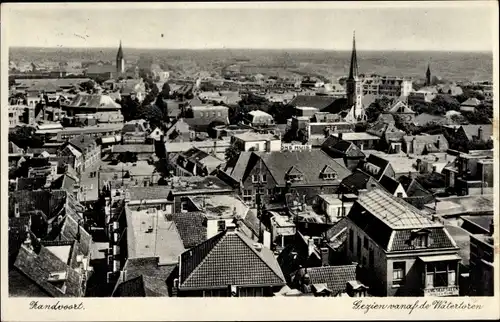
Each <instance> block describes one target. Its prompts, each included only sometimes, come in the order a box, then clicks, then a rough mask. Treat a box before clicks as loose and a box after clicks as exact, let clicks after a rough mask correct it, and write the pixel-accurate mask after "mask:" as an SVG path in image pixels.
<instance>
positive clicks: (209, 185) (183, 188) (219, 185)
mask: <svg viewBox="0 0 500 322" xmlns="http://www.w3.org/2000/svg"><path fill="white" fill-rule="evenodd" d="M170 185H171V189H172V193H174V194H186V193H188V194H193V193H202V192H204V191H205V192H211V191H221V190H222V191H228V192H230V191H232V188H231V186H229V185H228V184H227V183H225V182H224V181H222V180H221V179H219V178H217V177H215V176H207V177H195V176H193V177H174V178H172V181H171V183H170Z"/></svg>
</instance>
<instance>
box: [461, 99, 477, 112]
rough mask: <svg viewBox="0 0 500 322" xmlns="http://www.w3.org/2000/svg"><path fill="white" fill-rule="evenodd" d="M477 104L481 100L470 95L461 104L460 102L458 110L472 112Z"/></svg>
mask: <svg viewBox="0 0 500 322" xmlns="http://www.w3.org/2000/svg"><path fill="white" fill-rule="evenodd" d="M479 105H481V101H480V100H478V99H477V98H475V97H471V98H469V99H468V100H466V101H465V102H463V103H462V104H460V111H462V112H472V113H474V112H475V111H476V108H477V107H478V106H479Z"/></svg>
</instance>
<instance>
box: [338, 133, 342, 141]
mask: <svg viewBox="0 0 500 322" xmlns="http://www.w3.org/2000/svg"><path fill="white" fill-rule="evenodd" d="M338 137H339V139H340V140H342V132H339V135H338Z"/></svg>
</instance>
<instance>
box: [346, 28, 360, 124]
mask: <svg viewBox="0 0 500 322" xmlns="http://www.w3.org/2000/svg"><path fill="white" fill-rule="evenodd" d="M346 93H347V104H348V106H349V107H354V109H353V111H354V115H353V116H354V118H357V117H359V116H361V115H359V114H360V113H361V111H362V109H363V102H362V96H363V88H362V84H361V81H360V79H359V77H358V58H357V55H356V34H355V33H353V35H352V53H351V66H350V67H349V77H348V78H347V81H346Z"/></svg>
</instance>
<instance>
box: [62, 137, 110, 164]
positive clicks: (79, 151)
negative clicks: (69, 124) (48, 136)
mask: <svg viewBox="0 0 500 322" xmlns="http://www.w3.org/2000/svg"><path fill="white" fill-rule="evenodd" d="M59 155H60V156H71V157H74V158H75V161H74V164H73V165H72V166H73V168H74V169H75V170H77V171H78V172H80V173H81V172H84V171H85V170H86V169H89V168H91V167H92V166H93V165H94V164H96V163H97V162H99V160H100V159H101V147H100V146H99V145H97V141H96V140H95V138H93V137H92V136H89V135H83V134H81V135H79V136H76V137H74V138H73V139H71V140H69V141H67V142H66V143H65V144H64V145H63V146H62V147H61V148H60V152H59Z"/></svg>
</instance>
